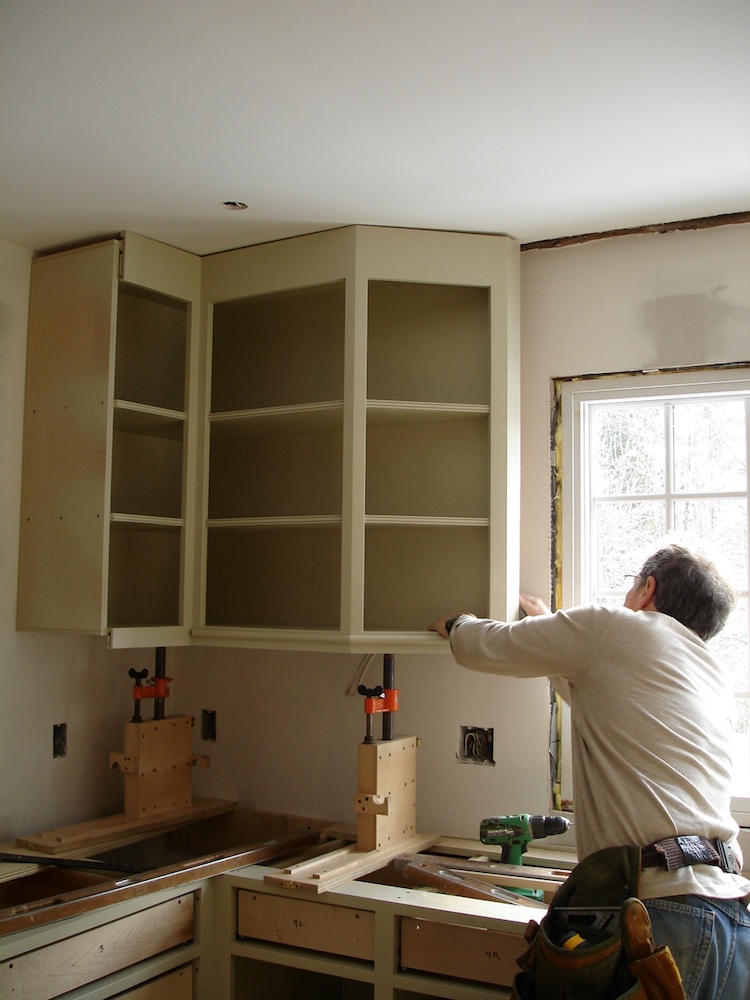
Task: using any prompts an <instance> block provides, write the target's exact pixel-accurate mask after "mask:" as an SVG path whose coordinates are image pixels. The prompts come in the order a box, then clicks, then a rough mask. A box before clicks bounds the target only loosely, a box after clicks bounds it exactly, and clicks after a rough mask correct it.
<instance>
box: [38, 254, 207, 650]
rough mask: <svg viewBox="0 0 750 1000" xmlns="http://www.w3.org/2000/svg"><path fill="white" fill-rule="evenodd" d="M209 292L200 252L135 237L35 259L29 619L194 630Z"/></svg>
mask: <svg viewBox="0 0 750 1000" xmlns="http://www.w3.org/2000/svg"><path fill="white" fill-rule="evenodd" d="M199 294H200V261H199V260H198V259H197V258H196V257H194V256H193V255H192V254H188V253H184V252H183V251H181V250H175V249H174V248H172V247H167V246H164V245H162V244H159V243H154V242H153V241H151V240H146V239H144V238H143V237H140V236H135V235H133V234H126V235H125V237H124V238H123V239H122V240H108V241H106V242H104V243H99V244H96V245H94V246H88V247H83V248H80V249H77V250H71V251H68V252H64V253H59V254H53V255H50V256H45V257H40V258H37V259H36V260H34V261H33V264H32V275H31V298H30V307H29V339H28V351H27V370H26V410H25V421H24V457H23V480H22V499H21V532H20V559H19V588H18V627H19V628H20V629H42V630H47V629H49V630H53V631H70V632H82V633H89V634H93V635H105V634H108V635H109V636H110V641H111V643H112V645H113V646H118V645H119V646H145V645H149V646H150V645H175V644H178V643H184V642H187V641H189V638H190V634H189V623H188V618H189V610H188V607H187V601H186V594H187V593H188V590H189V587H190V583H191V579H192V557H191V556H190V555H189V554H188V553H187V552H186V545H187V543H188V541H189V540H190V539H191V534H190V533H189V532H188V530H187V527H186V526H187V524H188V523H189V520H190V518H191V517H192V516H193V509H194V500H193V494H194V492H195V490H194V477H195V472H194V469H192V468H191V464H192V463H191V460H190V453H191V444H190V441H191V433H193V428H192V426H191V420H190V403H189V401H190V396H191V393H190V387H189V379H190V375H191V371H194V368H195V366H194V364H193V362H192V358H191V353H192V352H194V351H196V350H197V346H198V336H197V320H198V312H197V309H195V310H194V308H193V305H194V303H196V302H197V300H198V296H199ZM194 325H195V327H196V329H193V326H194ZM194 450H195V448H194V445H193V446H192V451H193V452H194Z"/></svg>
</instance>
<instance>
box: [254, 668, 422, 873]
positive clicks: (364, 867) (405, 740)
mask: <svg viewBox="0 0 750 1000" xmlns="http://www.w3.org/2000/svg"><path fill="white" fill-rule="evenodd" d="M358 692H359V694H361V695H363V696H364V699H365V701H364V711H365V737H364V740H363V741H362V742H361V743H360V744H359V746H358V758H357V794H356V797H355V803H354V807H355V813H356V817H357V834H356V844H346V845H345V846H343V847H341V848H339V849H338V850H332V851H331V852H330V853H328V854H326V855H325V856H324V857H321V858H316V859H314V860H312V861H309V862H302V863H300V864H298V865H293V866H291V867H289V868H286V869H284V870H283V871H282V872H281V873H280V874H279V875H275V874H274V875H267V876H266V881H267V882H269V883H272V884H277V885H283V886H286V887H287V888H295V889H312V890H313V891H315V892H323V891H324V890H325V889H333V888H335V887H336V886H338V885H341V884H342V883H343V882H348V881H350V880H351V879H355V878H358V877H360V876H362V875H366V874H368V873H370V872H373V871H375V870H377V869H378V868H382V867H383V866H384V865H386V864H387V863H388V862H389V861H390V860H391V859H392V858H394V857H395V856H396V855H398V854H403V853H406V852H410V851H420V850H424V849H426V848H427V847H431V846H432V845H433V844H436V843H437V842H438V840H439V839H440V838H439V836H437V835H433V834H418V833H417V747H418V745H419V740H418V739H417V737H416V736H401V737H396V736H394V733H393V729H394V715H395V713H396V711H398V707H399V693H400V692H399V690H398V689H397V688H396V685H395V679H394V656H393V654H392V653H385V654H384V656H383V684H382V686H381V685H378V686H377V687H375V688H367V687H365V686H364V685H360V687H359V688H358ZM376 715H380V716H382V725H383V733H382V738H381V739H379V740H378V739H375V737H374V735H373V729H374V724H373V723H374V717H375V716H376Z"/></svg>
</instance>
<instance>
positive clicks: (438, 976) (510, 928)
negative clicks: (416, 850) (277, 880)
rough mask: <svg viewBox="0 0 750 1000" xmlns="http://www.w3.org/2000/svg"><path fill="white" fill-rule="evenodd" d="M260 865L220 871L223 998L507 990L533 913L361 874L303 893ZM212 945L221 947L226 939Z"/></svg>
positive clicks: (334, 998)
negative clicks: (224, 920)
mask: <svg viewBox="0 0 750 1000" xmlns="http://www.w3.org/2000/svg"><path fill="white" fill-rule="evenodd" d="M265 871H269V869H264V868H263V867H262V866H256V867H255V868H252V869H244V870H243V871H242V872H241V873H234V874H231V875H226V876H221V877H220V879H219V881H220V882H221V883H222V885H221V889H220V891H221V893H222V903H221V908H222V911H223V912H226V911H227V910H228V911H229V913H230V915H231V917H230V923H229V924H228V925H227V927H226V929H225V931H224V933H225V934H226V933H228V934H229V937H230V943H229V948H228V953H227V954H225V956H224V957H223V959H221V960H220V961H219V962H218V964H217V966H216V968H217V969H220V968H221V967H222V965H223V973H222V976H223V978H224V981H225V982H227V983H228V994H227V995H228V998H230V1000H244V998H245V997H250V996H258V997H266V996H269V997H270V996H273V997H279V998H282V1000H285V998H287V997H289V998H292V997H295V998H296V997H301V996H304V997H305V998H308V997H309V998H311V1000H317V998H325V1000H426V998H427V997H445V998H452V1000H490V998H492V1000H498V998H502V997H509V996H510V990H511V987H512V984H513V979H514V976H515V974H516V972H517V971H518V967H517V965H516V958H517V956H518V955H520V954H521V953H522V952H523V951H524V950H525V949H526V947H527V946H526V942H525V940H524V937H523V933H524V930H525V928H526V925H527V923H528V920H529V919H530V917H531V914H532V912H536V916H537V919H538V915H539V911H538V910H537V911H531V910H529V909H528V908H525V907H521V906H518V907H517V906H512V905H505V904H502V903H488V902H484V901H477V900H470V899H460V898H458V897H454V896H445V895H440V894H434V893H429V892H425V891H422V890H418V889H407V888H403V886H400V887H398V888H397V887H391V886H388V885H383V884H375V883H368V882H366V881H364V880H362V881H354V882H350V883H347V884H345V885H342V886H339V887H338V888H337V889H333V890H329V891H327V892H325V893H323V894H321V895H319V896H314V895H313V897H312V898H310V896H309V893H308V892H305V891H302V892H300V891H297V892H294V891H292V892H290V891H286V892H285V891H284V890H283V889H276V888H275V887H274V886H273V885H270V884H267V883H264V881H263V876H264V872H265ZM215 946H216V948H217V951H218V952H221V950H222V947H224V948H226V938H225V939H224V944H223V945H222V944H221V943H220V942H218V941H217V940H216V939H215ZM221 978H222V977H221V976H220V977H219V980H218V981H221ZM222 995H223V994H222Z"/></svg>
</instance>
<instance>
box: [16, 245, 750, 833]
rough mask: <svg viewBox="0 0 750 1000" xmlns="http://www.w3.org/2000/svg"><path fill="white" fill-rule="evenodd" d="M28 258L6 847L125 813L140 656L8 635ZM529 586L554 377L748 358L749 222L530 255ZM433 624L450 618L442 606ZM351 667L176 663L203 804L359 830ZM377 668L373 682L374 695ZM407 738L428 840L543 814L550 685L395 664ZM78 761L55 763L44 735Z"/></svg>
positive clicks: (411, 662)
mask: <svg viewBox="0 0 750 1000" xmlns="http://www.w3.org/2000/svg"><path fill="white" fill-rule="evenodd" d="M29 262H30V255H29V254H28V253H27V252H26V251H24V250H21V249H19V248H17V247H13V246H9V245H8V244H2V243H0V383H1V384H0V428H1V430H2V433H1V435H0V469H1V470H2V479H1V482H2V487H1V488H0V504H1V505H2V508H1V510H2V524H3V532H2V535H0V588H2V597H3V601H2V605H1V607H0V681H1V682H2V686H3V687H2V695H1V696H0V741H1V742H0V839H2V838H7V837H10V836H15V835H17V834H20V833H24V832H29V831H30V830H34V829H40V828H46V827H50V826H53V825H59V824H62V823H68V822H74V821H78V820H82V819H87V818H92V817H94V816H97V815H102V814H105V813H107V812H111V811H116V810H118V809H119V808H120V803H119V793H120V786H119V776H118V775H117V774H115V773H114V772H110V771H109V769H108V767H107V759H108V754H109V751H110V750H111V749H121V744H122V738H121V726H122V723H124V722H126V721H127V720H128V719H129V717H130V711H131V706H130V698H129V687H130V682H129V680H128V678H127V670H128V667H129V666H137V667H139V668H141V667H143V666H149V667H151V666H152V663H151V662H150V654H149V653H148V651H142V652H138V653H133V654H131V653H128V652H122V651H121V652H117V653H115V652H112V651H109V650H107V649H106V646H105V644H104V641H103V640H94V639H83V638H80V637H74V636H43V635H31V634H19V633H16V632H15V628H14V621H15V572H16V559H17V547H18V534H17V524H18V507H19V483H20V462H21V432H22V406H23V371H24V350H25V347H24V344H25V325H26V300H27V295H28V269H29ZM521 266H522V285H523V301H522V331H523V334H522V341H523V344H522V351H523V353H522V381H521V393H522V396H521V398H522V418H523V419H522V434H523V442H522V443H523V448H522V524H521V529H522V548H521V586H522V588H523V589H525V590H529V591H532V592H537V593H541V594H547V593H548V591H549V383H550V378H552V377H554V376H560V375H569V374H581V373H587V372H603V371H607V372H610V371H618V370H630V369H634V368H653V367H658V366H667V365H670V366H671V365H695V364H701V363H709V362H727V361H744V360H748V358H749V357H750V282H749V281H748V277H749V276H750V226H728V227H724V228H719V229H714V230H702V231H696V232H688V233H671V234H668V235H661V236H657V235H650V236H630V237H621V238H618V239H611V240H603V241H596V242H591V243H588V244H583V245H579V246H571V247H566V248H561V249H555V250H535V251H529V252H526V253H524V254H523V256H522V262H521ZM435 610H436V613H438V612H441V611H447V610H450V609H442V608H436V609H435ZM359 662H360V658H359V657H358V656H345V655H323V654H289V653H280V652H273V653H263V652H257V651H245V650H224V651H221V650H210V649H203V648H199V649H180V650H175V651H173V650H170V651H169V653H168V658H167V668H168V669H167V672H168V673H169V674H170V676H173V677H174V683H173V685H172V688H173V692H174V695H173V698H172V703H171V705H170V707H169V708H170V710H171V711H172V712H189V713H191V714H193V715H196V716H200V712H201V710H202V709H211V710H215V711H216V712H217V725H218V740H217V742H216V743H203V742H201V741H200V738H199V735H198V732H197V731H196V737H195V749H196V752H200V753H208V754H210V756H211V759H212V761H211V768H210V769H209V770H207V771H198V772H196V775H195V779H196V790H197V791H198V792H199V793H201V794H207V795H214V796H217V797H226V798H236V799H238V800H239V801H241V802H243V803H245V804H247V805H250V806H253V807H256V808H260V809H272V810H282V811H287V812H298V813H304V814H314V815H320V816H328V817H331V818H337V819H341V820H343V821H346V822H353V820H354V811H353V801H354V794H355V790H356V754H357V748H356V744H357V742H358V741H359V740H361V738H362V736H363V733H364V715H363V711H362V704H361V702H362V699H361V698H360V697H359V696H355V697H348V696H347V695H346V689H347V687H348V686H349V684H350V682H351V680H352V678H353V676H354V673H355V670H356V668H357V666H358V664H359ZM381 672H382V662H381V660H380V658H376V659H375V660H374V662H373V663H372V665H371V666H370V668H369V670H368V674H367V680H368V681H370V682H372V683H377V682H378V681H379V680H380V676H381ZM396 681H397V685H398V686H399V687H400V688H401V691H402V695H401V703H402V708H401V711H400V712H399V716H398V717H397V723H396V731H397V733H413V734H416V735H417V736H419V737H420V738H421V740H422V745H421V747H420V750H419V758H418V759H419V773H418V811H419V826H420V829H421V830H423V831H428V830H438V831H440V832H443V833H447V834H455V835H464V836H469V835H473V834H476V831H477V826H478V822H479V820H480V819H481V818H482V817H483V816H488V815H491V814H492V813H500V812H521V811H529V812H535V811H543V810H544V809H546V807H547V777H546V771H547V746H546V741H547V698H548V695H547V686H546V684H545V682H544V681H536V682H522V681H517V680H512V679H508V680H502V679H499V678H491V677H484V676H481V675H473V674H470V673H469V672H467V671H463V670H461V669H460V668H458V667H456V666H455V665H454V664H453V661H452V660H451V658H450V657H449V656H437V657H429V656H406V655H403V656H399V657H397V659H396ZM57 722H67V723H68V744H69V753H68V756H67V757H65V758H61V759H56V760H53V758H52V726H53V723H57ZM461 725H479V726H492V727H494V730H495V758H496V760H497V764H496V766H495V767H477V766H471V765H466V764H460V763H458V762H457V760H456V747H457V735H458V729H459V726H461Z"/></svg>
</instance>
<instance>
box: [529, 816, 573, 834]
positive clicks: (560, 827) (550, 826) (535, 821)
mask: <svg viewBox="0 0 750 1000" xmlns="http://www.w3.org/2000/svg"><path fill="white" fill-rule="evenodd" d="M529 828H530V830H531V839H532V840H539V839H540V838H541V837H556V836H557V835H558V834H560V833H565V831H566V830H568V829H570V823H569V821H568V820H567V819H565V817H564V816H529Z"/></svg>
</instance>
